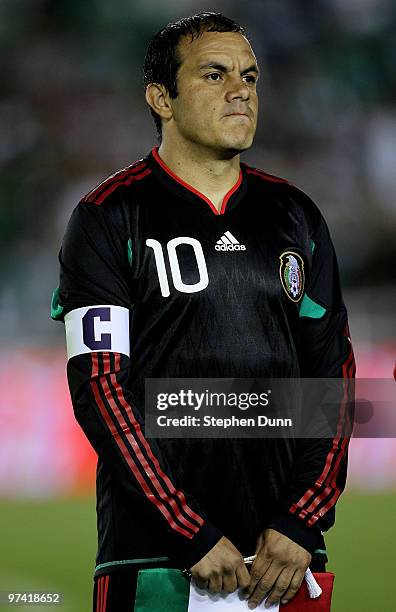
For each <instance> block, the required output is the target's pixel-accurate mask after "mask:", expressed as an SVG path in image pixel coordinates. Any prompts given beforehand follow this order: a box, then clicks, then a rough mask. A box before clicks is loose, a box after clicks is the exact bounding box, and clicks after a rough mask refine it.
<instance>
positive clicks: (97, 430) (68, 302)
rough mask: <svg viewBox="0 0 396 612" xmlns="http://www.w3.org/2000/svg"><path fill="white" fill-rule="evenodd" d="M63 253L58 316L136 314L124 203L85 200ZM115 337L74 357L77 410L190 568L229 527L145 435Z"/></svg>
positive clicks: (71, 370)
mask: <svg viewBox="0 0 396 612" xmlns="http://www.w3.org/2000/svg"><path fill="white" fill-rule="evenodd" d="M59 259H60V266H61V273H60V287H59V291H57V292H56V294H55V298H54V303H53V318H56V319H59V320H64V319H65V318H66V321H67V317H68V315H69V313H70V314H71V315H73V313H77V314H78V312H79V311H78V309H82V310H83V309H84V308H85V307H93V308H91V309H90V311H89V312H91V311H93V312H91V314H93V315H95V314H98V315H99V318H100V316H101V315H102V314H103V312H104V310H103V309H106V308H108V307H110V310H111V308H112V307H118V308H120V309H122V310H123V311H124V312H126V311H128V312H129V313H131V311H132V310H133V295H131V283H130V282H129V277H128V275H130V268H129V264H128V230H127V223H126V220H125V214H124V213H123V211H122V207H121V206H118V205H117V206H111V205H110V204H107V203H105V204H103V205H102V206H98V205H96V204H95V203H80V204H79V205H78V207H77V208H76V209H75V211H74V212H73V215H72V217H71V220H70V222H69V225H68V228H67V231H66V234H65V237H64V240H63V243H62V248H61V251H60V254H59ZM95 306H98V308H97V309H96V311H95ZM104 319H105V321H107V320H108V317H107V318H106V317H104ZM109 329H110V336H111V333H112V332H111V328H109ZM108 337H109V334H102V335H101V336H100V338H99V339H98V338H97V337H96V336H95V334H91V342H88V340H86V338H85V341H86V342H88V344H90V346H91V347H93V348H94V349H97V350H89V348H88V350H86V351H85V352H84V353H83V354H75V355H72V356H71V357H70V358H69V360H68V365H67V374H68V382H69V388H70V394H71V398H72V402H73V408H74V414H75V417H76V419H77V421H78V423H79V425H80V426H81V428H82V429H83V431H84V433H85V435H86V436H87V438H88V440H89V441H90V443H91V445H92V446H93V448H94V449H95V451H96V453H97V454H98V455H99V456H100V457H101V459H102V460H103V461H104V462H105V463H106V465H107V466H108V468H109V469H110V470H111V472H112V473H113V475H114V477H115V478H117V480H118V482H119V483H120V484H121V486H122V487H123V488H124V489H125V491H126V492H127V494H128V495H130V496H131V498H132V499H135V500H136V503H139V504H144V505H145V506H146V509H147V521H154V522H155V523H156V525H157V528H156V533H158V526H159V528H160V530H163V531H164V535H165V533H166V537H164V541H166V542H170V545H169V550H168V551H167V554H168V556H169V558H171V559H172V560H174V562H175V563H177V564H178V565H179V566H180V567H191V566H192V565H194V564H195V563H196V562H198V561H199V560H200V559H201V558H202V557H203V556H204V555H205V554H206V553H207V552H208V551H209V550H210V549H211V548H212V547H213V546H214V545H215V544H216V543H217V541H218V540H219V539H220V538H221V537H222V533H221V532H220V531H219V530H218V529H217V528H216V527H215V526H214V525H212V524H211V523H210V522H209V521H208V520H206V518H205V514H204V512H202V511H201V508H200V506H199V504H198V502H197V501H196V500H195V499H194V498H193V497H192V496H190V495H188V493H187V492H184V491H183V490H182V489H181V487H180V485H179V483H178V482H177V479H176V477H175V476H174V473H173V471H172V466H170V465H169V464H168V463H169V462H168V461H167V460H166V459H165V457H164V456H163V453H161V448H160V445H159V443H158V442H157V441H156V440H154V439H146V438H145V436H144V434H143V431H144V428H143V424H144V415H143V414H142V411H141V407H140V406H137V405H136V403H135V402H134V399H133V397H132V394H131V393H130V391H129V389H128V388H127V381H128V377H129V370H130V367H129V366H130V361H129V357H128V355H127V354H124V353H123V352H121V351H117V350H112V348H111V347H112V346H113V345H112V344H111V342H110V344H108V345H106V343H105V344H103V343H102V339H105V340H106V338H107V339H108ZM68 342H69V339H68ZM99 345H100V347H101V348H100V349H99V348H98V347H99Z"/></svg>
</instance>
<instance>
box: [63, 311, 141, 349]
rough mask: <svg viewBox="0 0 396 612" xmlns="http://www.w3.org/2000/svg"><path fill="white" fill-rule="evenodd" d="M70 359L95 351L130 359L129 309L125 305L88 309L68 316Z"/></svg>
mask: <svg viewBox="0 0 396 612" xmlns="http://www.w3.org/2000/svg"><path fill="white" fill-rule="evenodd" d="M65 327H66V345H67V358H68V359H71V358H72V357H75V356H76V355H83V354H84V353H93V352H94V351H101V352H103V351H110V352H112V353H123V354H124V355H127V356H128V357H129V354H130V353H129V310H128V308H123V307H122V306H84V308H76V309H75V310H71V311H70V312H69V313H68V314H67V315H65Z"/></svg>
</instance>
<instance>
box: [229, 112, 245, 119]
mask: <svg viewBox="0 0 396 612" xmlns="http://www.w3.org/2000/svg"><path fill="white" fill-rule="evenodd" d="M224 116H225V117H246V119H249V116H248V115H247V114H246V113H229V114H228V115H224Z"/></svg>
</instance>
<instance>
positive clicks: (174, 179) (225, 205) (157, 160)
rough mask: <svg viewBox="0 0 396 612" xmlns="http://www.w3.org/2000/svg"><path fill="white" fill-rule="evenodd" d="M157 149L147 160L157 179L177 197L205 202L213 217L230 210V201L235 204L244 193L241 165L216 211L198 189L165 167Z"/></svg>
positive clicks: (155, 148)
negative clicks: (176, 194) (234, 180)
mask: <svg viewBox="0 0 396 612" xmlns="http://www.w3.org/2000/svg"><path fill="white" fill-rule="evenodd" d="M158 149H159V147H158V146H156V147H154V148H153V149H152V150H151V153H150V154H149V156H148V160H149V161H151V164H150V165H151V166H152V168H153V170H154V172H155V173H156V174H157V175H158V176H159V178H161V179H162V180H163V182H165V184H166V185H167V186H168V187H170V188H171V189H172V188H173V189H175V190H176V191H177V192H178V194H179V195H182V197H188V198H189V199H190V198H193V199H194V200H196V199H197V198H198V199H199V200H200V201H201V202H205V203H206V204H207V205H208V207H209V209H210V211H211V212H212V213H213V214H215V215H223V214H224V213H225V212H226V210H229V208H230V204H229V202H230V200H232V202H233V203H235V201H236V200H238V201H239V199H240V197H242V194H243V193H244V192H245V188H244V187H245V185H244V183H245V182H246V181H245V180H244V172H243V166H242V164H241V169H240V172H239V177H238V180H237V182H236V183H235V185H233V187H231V189H230V190H229V191H228V192H227V193H226V194H225V196H224V198H223V201H222V203H221V207H220V210H217V208H216V206H215V205H214V204H213V202H212V201H211V200H210V199H209V198H208V197H207V196H206V195H204V194H203V193H201V192H200V191H198V189H195V187H193V186H192V185H189V183H186V181H184V180H183V179H182V178H180V176H178V175H177V174H175V173H174V172H173V170H171V169H170V168H169V166H167V165H166V163H165V162H164V161H163V159H161V157H160V156H159V153H158Z"/></svg>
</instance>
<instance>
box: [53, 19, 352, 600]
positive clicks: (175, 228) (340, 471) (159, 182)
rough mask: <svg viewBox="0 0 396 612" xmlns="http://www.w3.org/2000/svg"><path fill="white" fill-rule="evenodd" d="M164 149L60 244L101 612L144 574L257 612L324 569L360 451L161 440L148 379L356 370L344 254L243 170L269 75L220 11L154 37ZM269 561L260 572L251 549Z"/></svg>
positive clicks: (61, 313) (307, 213) (112, 182)
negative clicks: (353, 458)
mask: <svg viewBox="0 0 396 612" xmlns="http://www.w3.org/2000/svg"><path fill="white" fill-rule="evenodd" d="M144 71H145V84H146V100H147V103H148V105H149V107H150V111H151V113H152V115H153V117H154V121H155V125H156V127H157V130H158V132H159V135H160V146H159V147H154V148H153V149H152V151H150V152H149V153H148V154H147V155H146V156H145V157H143V158H142V159H140V160H139V161H136V162H135V163H132V164H131V165H130V166H129V167H127V168H124V169H123V170H120V171H118V172H116V173H115V174H112V175H111V176H110V177H109V178H108V179H106V180H104V181H103V182H102V183H100V184H99V185H98V186H97V187H95V188H94V189H92V191H90V192H89V193H88V194H87V195H86V196H85V197H83V198H82V199H81V201H80V202H79V204H78V206H77V207H76V208H75V210H74V212H73V214H72V217H71V220H70V222H69V225H68V228H67V231H66V234H65V237H64V240H63V243H62V248H61V251H60V257H59V258H60V266H61V272H60V287H59V290H57V291H56V292H55V294H54V298H53V317H54V318H57V319H60V320H63V321H65V324H66V335H67V347H68V380H69V386H70V392H71V396H72V401H73V406H74V412H75V416H76V418H77V420H78V422H79V424H80V425H81V427H82V429H83V431H84V432H85V434H86V436H87V437H88V439H89V441H90V442H91V444H92V446H93V448H94V449H95V451H96V452H97V454H98V466H97V483H96V484H97V519H98V522H97V527H98V552H97V558H96V570H95V576H94V578H95V586H94V608H93V609H94V610H95V611H96V612H98V611H100V612H102V611H104V610H106V611H113V610H114V611H117V612H123V611H124V610H131V609H132V607H133V603H134V595H135V593H134V589H135V583H136V575H137V571H138V569H139V568H144V567H156V566H161V567H176V568H180V569H182V568H187V569H189V570H190V571H191V573H192V576H193V577H194V579H195V581H196V583H197V584H198V586H201V587H202V588H207V589H208V590H210V591H211V592H219V591H221V590H224V591H226V592H232V591H235V590H236V589H237V588H240V587H243V588H245V589H246V595H247V597H248V603H249V606H250V607H251V608H253V607H254V606H256V605H258V603H259V602H261V601H262V600H263V598H264V596H265V595H266V594H268V593H270V597H269V598H268V600H267V601H268V602H269V603H272V602H279V601H280V600H282V601H287V600H290V599H291V598H292V597H293V596H294V594H295V593H296V591H297V590H298V588H299V586H300V584H301V582H302V580H303V577H304V572H305V570H306V569H307V568H308V567H310V568H311V569H312V570H314V571H315V570H316V571H324V569H325V563H326V562H327V557H326V550H325V543H324V538H323V533H322V532H324V531H326V530H327V529H329V528H330V527H331V526H332V525H333V523H334V520H335V504H336V502H337V499H338V497H339V495H340V494H341V492H342V490H343V488H344V485H345V480H346V467H347V450H348V440H347V439H344V438H342V437H340V436H339V435H338V436H336V437H334V439H322V438H320V439H270V440H268V439H266V440H264V439H251V440H241V439H239V440H236V439H211V440H203V439H188V440H186V439H161V440H159V439H154V438H153V439H151V438H146V437H145V435H144V427H143V425H144V383H145V378H149V377H157V378H161V377H198V378H200V377H202V378H205V377H220V378H221V377H247V378H255V377H275V378H276V377H279V378H289V377H290V378H295V377H340V378H341V377H353V375H354V358H353V352H352V347H351V343H350V339H349V332H348V324H347V312H346V309H345V306H344V303H343V300H342V296H341V291H340V284H339V277H338V270H337V262H336V257H335V253H334V249H333V246H332V242H331V239H330V236H329V232H328V229H327V226H326V224H325V221H324V220H323V217H322V215H321V213H320V212H319V210H318V208H317V207H316V205H315V204H314V203H313V202H312V201H311V200H310V198H309V197H308V196H307V195H305V194H304V193H303V192H302V191H301V190H299V189H298V188H297V187H295V186H292V185H291V184H289V183H288V181H287V180H285V179H282V178H277V177H275V176H272V175H270V174H267V173H266V172H263V171H262V170H259V169H257V168H254V167H251V166H249V165H247V164H245V163H242V162H241V161H240V153H242V152H243V151H245V150H246V149H248V148H249V147H250V146H251V145H252V142H253V138H254V135H255V131H256V125H257V116H258V96H257V89H256V85H257V79H258V76H259V68H258V65H257V60H256V57H255V55H254V52H253V50H252V48H251V46H250V44H249V41H248V40H247V38H246V37H245V35H244V31H243V29H242V28H241V27H240V26H239V25H238V24H236V23H235V22H233V21H231V20H230V19H228V18H226V17H225V16H223V15H221V14H214V13H200V14H199V15H195V16H193V17H189V18H185V19H182V20H180V21H178V22H176V23H172V24H169V25H168V26H166V27H165V28H164V29H163V30H162V31H161V32H159V33H158V34H157V35H156V36H154V38H153V39H152V40H151V42H150V44H149V47H148V51H147V55H146V59H145V64H144ZM254 553H257V558H256V560H255V561H254V563H253V566H252V568H251V570H250V573H249V571H248V569H247V568H246V566H245V564H244V562H243V556H248V555H252V554H254Z"/></svg>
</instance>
